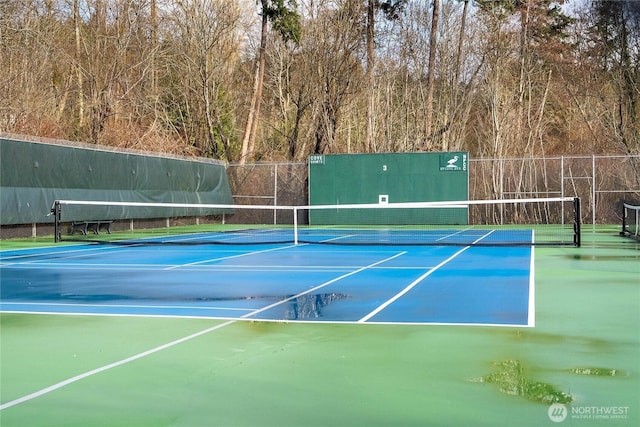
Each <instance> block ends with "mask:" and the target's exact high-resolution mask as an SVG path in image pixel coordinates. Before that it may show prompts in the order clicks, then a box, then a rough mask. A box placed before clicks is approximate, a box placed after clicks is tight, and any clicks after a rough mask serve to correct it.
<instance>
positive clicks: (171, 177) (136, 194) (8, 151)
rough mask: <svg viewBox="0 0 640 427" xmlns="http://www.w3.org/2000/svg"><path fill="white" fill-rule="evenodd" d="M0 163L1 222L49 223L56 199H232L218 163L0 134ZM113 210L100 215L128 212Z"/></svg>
mask: <svg viewBox="0 0 640 427" xmlns="http://www.w3.org/2000/svg"><path fill="white" fill-rule="evenodd" d="M0 162H1V166H2V168H1V169H0V221H1V224H2V225H10V224H32V223H50V222H53V218H52V217H51V216H47V215H48V213H49V211H50V209H51V206H52V205H53V202H54V201H55V200H59V199H67V200H104V201H119V202H124V201H129V202H161V203H218V204H232V203H233V197H232V195H231V189H230V187H229V182H228V180H227V174H226V168H225V165H224V164H222V163H220V162H214V161H206V160H195V159H194V160H190V159H182V158H170V157H161V156H150V155H143V154H139V153H131V152H115V151H106V150H102V149H94V148H88V147H85V146H83V147H74V146H66V145H56V144H45V143H38V142H27V141H20V140H12V139H6V138H0ZM184 214H185V215H188V214H191V213H190V212H184ZM78 215H79V216H82V212H79V213H78ZM111 215H116V213H111ZM117 215H120V216H118V217H116V218H104V219H119V218H124V217H129V216H130V215H129V214H128V213H126V212H122V213H121V214H117ZM134 216H137V217H145V218H154V217H163V216H164V213H163V212H161V211H159V210H158V211H154V210H146V211H144V212H142V213H139V214H137V215H134ZM73 219H77V220H82V219H86V218H81V217H78V218H73Z"/></svg>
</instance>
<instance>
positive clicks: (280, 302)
mask: <svg viewBox="0 0 640 427" xmlns="http://www.w3.org/2000/svg"><path fill="white" fill-rule="evenodd" d="M406 253H407V251H403V252H400V253H397V254H395V255H394V256H391V257H389V258H385V259H383V260H381V261H377V262H374V263H373V264H369V265H367V266H364V267H360V268H359V269H357V270H354V271H351V272H349V273H347V274H343V275H342V276H339V277H336V278H335V279H332V280H329V281H328V282H325V283H322V284H320V285H318V286H316V287H314V288H311V289H307V290H306V291H304V292H300V293H299V294H296V295H293V296H291V297H289V298H287V299H284V300H282V301H278V302H276V303H273V304H271V305H268V306H266V307H263V308H261V309H258V310H256V311H254V312H251V313H249V314H245V315H244V316H242V317H251V316H254V315H256V314H258V313H262V312H263V311H266V310H269V309H271V308H273V307H276V306H278V305H280V304H283V303H285V302H287V301H291V300H294V299H296V298H299V297H301V296H303V295H306V294H309V293H311V292H315V291H317V290H318V289H321V288H324V287H325V286H328V285H330V284H332V283H335V282H337V281H339V280H342V279H344V278H345V277H349V276H353V275H354V274H357V273H360V272H361V271H364V270H368V269H370V268H372V267H375V266H377V265H379V264H382V263H384V262H387V261H391V260H392V259H394V258H397V257H399V256H401V255H404V254H406Z"/></svg>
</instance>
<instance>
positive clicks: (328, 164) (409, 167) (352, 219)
mask: <svg viewBox="0 0 640 427" xmlns="http://www.w3.org/2000/svg"><path fill="white" fill-rule="evenodd" d="M468 171H469V154H468V153H467V152H448V153H385V154H331V155H313V156H310V157H309V204H310V205H344V204H370V203H405V202H430V201H451V200H467V199H468V196H469V174H468ZM347 211H349V210H342V209H340V210H333V211H325V210H322V211H311V212H310V222H311V223H312V224H386V223H389V224H427V223H429V224H466V223H467V221H468V212H467V209H460V208H451V209H449V208H446V209H438V210H437V211H436V210H428V211H425V210H416V209H393V210H391V209H387V210H385V212H384V213H382V212H381V211H379V210H377V209H375V210H363V211H361V212H360V211H358V212H360V213H359V214H358V213H355V215H354V212H347Z"/></svg>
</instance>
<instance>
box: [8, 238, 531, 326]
mask: <svg viewBox="0 0 640 427" xmlns="http://www.w3.org/2000/svg"><path fill="white" fill-rule="evenodd" d="M487 234H488V233H487ZM458 236H459V234H458ZM532 257H533V250H532V248H531V247H469V246H466V247H462V248H460V247H455V246H445V247H420V246H407V247H402V246H393V247H379V246H358V247H353V246H339V247H334V246H324V245H309V244H301V245H249V246H247V245H241V246H233V245H225V246H223V247H219V246H215V245H201V246H196V247H191V248H189V250H185V249H184V248H181V247H176V246H172V245H162V246H159V247H157V246H149V245H141V246H134V245H127V246H110V245H98V246H95V245H84V246H82V245H77V246H64V247H55V248H45V249H38V250H32V251H17V252H6V253H3V254H2V259H1V262H2V267H3V269H2V281H3V287H2V302H1V304H2V305H1V306H0V308H1V309H2V310H3V311H5V312H7V311H10V312H16V311H17V312H21V311H28V312H44V313H75V314H114V315H115V314H129V315H158V316H190V317H213V318H224V319H250V320H276V321H278V320H287V321H289V320H291V321H322V322H351V323H363V322H376V323H379V322H390V323H397V322H400V323H415V324H430V323H436V324H487V325H494V324H495V325H507V326H533V307H530V306H531V305H532V304H533V294H534V289H533V283H532V278H533V276H532V271H531V269H530V267H531V264H532ZM492 259H501V260H502V261H503V262H501V263H500V264H499V265H495V263H492V262H490V260H492Z"/></svg>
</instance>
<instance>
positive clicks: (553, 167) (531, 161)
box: [228, 155, 640, 224]
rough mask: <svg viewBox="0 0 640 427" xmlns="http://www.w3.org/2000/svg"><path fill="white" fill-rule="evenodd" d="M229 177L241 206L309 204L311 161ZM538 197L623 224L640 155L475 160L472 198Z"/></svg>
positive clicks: (235, 171) (639, 179)
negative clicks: (568, 202)
mask: <svg viewBox="0 0 640 427" xmlns="http://www.w3.org/2000/svg"><path fill="white" fill-rule="evenodd" d="M228 175H229V181H230V184H231V191H232V194H233V196H234V199H235V202H236V203H238V204H261V205H273V206H284V205H306V204H307V203H308V194H307V191H308V165H307V163H254V164H245V165H237V164H230V165H229V166H228ZM538 197H580V199H581V201H582V222H583V223H584V224H619V223H620V222H621V212H622V202H623V201H627V202H631V203H640V155H629V156H603V155H592V156H560V157H536V158H507V159H471V160H470V163H469V199H471V200H492V199H524V198H538ZM274 222H277V218H274Z"/></svg>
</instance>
